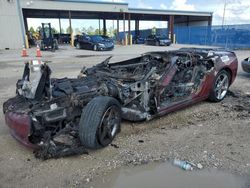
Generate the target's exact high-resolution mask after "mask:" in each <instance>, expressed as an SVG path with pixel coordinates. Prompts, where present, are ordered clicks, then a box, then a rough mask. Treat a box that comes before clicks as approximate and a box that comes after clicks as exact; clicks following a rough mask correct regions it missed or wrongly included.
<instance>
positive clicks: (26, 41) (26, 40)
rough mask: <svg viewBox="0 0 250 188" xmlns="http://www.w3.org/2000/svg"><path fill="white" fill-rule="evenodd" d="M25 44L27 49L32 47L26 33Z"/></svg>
mask: <svg viewBox="0 0 250 188" xmlns="http://www.w3.org/2000/svg"><path fill="white" fill-rule="evenodd" d="M25 46H26V49H28V48H30V46H29V40H28V36H27V35H25Z"/></svg>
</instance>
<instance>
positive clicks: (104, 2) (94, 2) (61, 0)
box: [46, 0, 128, 5]
mask: <svg viewBox="0 0 250 188" xmlns="http://www.w3.org/2000/svg"><path fill="white" fill-rule="evenodd" d="M46 1H59V2H72V3H93V4H115V5H128V3H125V2H107V1H91V0H46Z"/></svg>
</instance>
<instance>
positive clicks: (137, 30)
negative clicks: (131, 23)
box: [135, 20, 140, 36]
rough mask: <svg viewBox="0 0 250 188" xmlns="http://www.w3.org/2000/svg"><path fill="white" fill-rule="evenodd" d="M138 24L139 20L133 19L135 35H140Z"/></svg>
mask: <svg viewBox="0 0 250 188" xmlns="http://www.w3.org/2000/svg"><path fill="white" fill-rule="evenodd" d="M139 28H140V25H139V20H135V36H139V35H140V29H139Z"/></svg>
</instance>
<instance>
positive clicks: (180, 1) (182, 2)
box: [170, 0, 195, 11]
mask: <svg viewBox="0 0 250 188" xmlns="http://www.w3.org/2000/svg"><path fill="white" fill-rule="evenodd" d="M170 9H173V10H187V11H192V10H195V6H194V5H193V4H188V3H187V0H174V1H173V2H172V5H171V6H170Z"/></svg>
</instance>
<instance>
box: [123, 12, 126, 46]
mask: <svg viewBox="0 0 250 188" xmlns="http://www.w3.org/2000/svg"><path fill="white" fill-rule="evenodd" d="M125 19H126V14H125V13H123V35H124V39H123V45H126V43H125V40H126V33H125Z"/></svg>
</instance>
